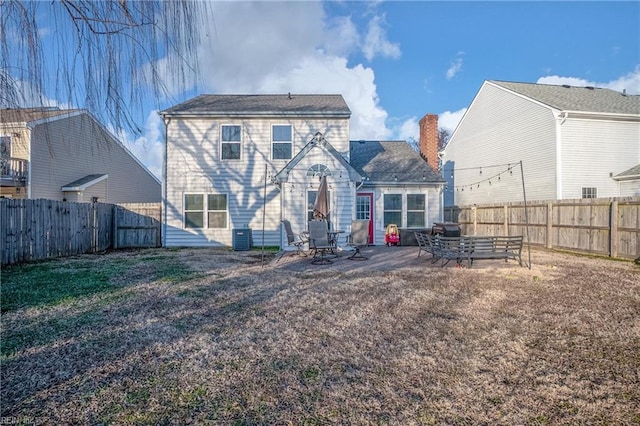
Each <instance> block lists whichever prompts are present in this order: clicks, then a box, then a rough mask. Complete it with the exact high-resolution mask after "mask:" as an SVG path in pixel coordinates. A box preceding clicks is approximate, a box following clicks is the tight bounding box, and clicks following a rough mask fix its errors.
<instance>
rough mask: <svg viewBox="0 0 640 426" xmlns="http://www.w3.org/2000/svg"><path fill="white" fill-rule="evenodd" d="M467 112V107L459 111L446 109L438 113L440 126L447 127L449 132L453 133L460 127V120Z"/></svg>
mask: <svg viewBox="0 0 640 426" xmlns="http://www.w3.org/2000/svg"><path fill="white" fill-rule="evenodd" d="M466 112H467V108H462V109H460V110H458V111H445V112H441V113H440V114H439V115H438V127H440V128H442V129H447V130H448V131H449V134H450V135H451V134H453V131H454V130H455V129H456V127H458V124H459V123H460V120H462V117H463V116H464V114H465V113H466Z"/></svg>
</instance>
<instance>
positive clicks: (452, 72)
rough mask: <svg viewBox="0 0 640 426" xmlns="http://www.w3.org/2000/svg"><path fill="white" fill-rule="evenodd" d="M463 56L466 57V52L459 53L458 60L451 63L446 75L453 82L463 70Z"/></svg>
mask: <svg viewBox="0 0 640 426" xmlns="http://www.w3.org/2000/svg"><path fill="white" fill-rule="evenodd" d="M462 55H464V52H458V54H457V57H456V60H455V61H453V62H452V63H451V66H450V67H449V69H448V70H447V74H446V76H447V80H451V79H452V78H453V77H455V76H456V74H458V73H459V72H460V70H462Z"/></svg>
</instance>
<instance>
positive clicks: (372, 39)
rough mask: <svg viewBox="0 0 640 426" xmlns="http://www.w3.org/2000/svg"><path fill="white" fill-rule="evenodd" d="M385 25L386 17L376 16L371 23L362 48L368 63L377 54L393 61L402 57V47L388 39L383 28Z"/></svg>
mask: <svg viewBox="0 0 640 426" xmlns="http://www.w3.org/2000/svg"><path fill="white" fill-rule="evenodd" d="M383 23H384V16H374V17H373V18H372V19H371V20H370V21H369V28H368V29H367V34H366V36H365V37H364V43H363V46H362V52H363V53H364V56H365V58H367V60H368V61H372V60H373V58H375V57H376V55H377V54H380V55H382V56H383V57H386V58H393V59H397V58H399V57H400V55H401V52H400V46H399V45H398V44H397V43H391V42H390V41H389V40H388V39H387V34H386V31H385V30H384V28H382V24H383Z"/></svg>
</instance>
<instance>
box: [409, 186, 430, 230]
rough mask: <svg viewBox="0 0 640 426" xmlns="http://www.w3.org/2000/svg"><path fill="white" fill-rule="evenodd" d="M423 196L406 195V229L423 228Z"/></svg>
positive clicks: (424, 206) (424, 205)
mask: <svg viewBox="0 0 640 426" xmlns="http://www.w3.org/2000/svg"><path fill="white" fill-rule="evenodd" d="M425 210H426V204H425V196H424V194H407V228H424V218H425Z"/></svg>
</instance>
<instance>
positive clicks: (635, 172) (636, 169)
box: [616, 164, 640, 178]
mask: <svg viewBox="0 0 640 426" xmlns="http://www.w3.org/2000/svg"><path fill="white" fill-rule="evenodd" d="M630 176H640V164H636V165H635V166H633V167H631V168H630V169H627V170H625V171H624V172H622V173H618V174H617V175H616V177H617V178H625V177H630Z"/></svg>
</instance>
